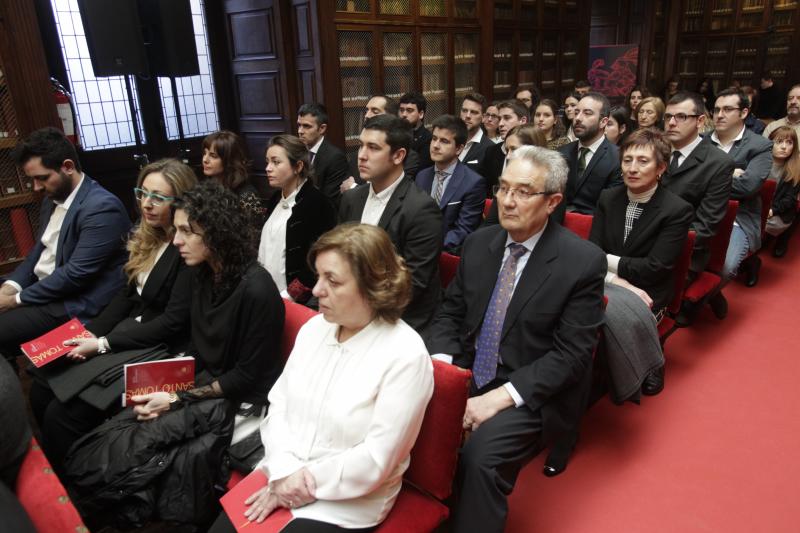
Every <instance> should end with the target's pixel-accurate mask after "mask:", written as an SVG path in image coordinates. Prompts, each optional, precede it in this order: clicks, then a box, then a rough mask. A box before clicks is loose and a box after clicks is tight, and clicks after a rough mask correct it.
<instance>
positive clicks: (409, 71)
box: [383, 32, 416, 99]
mask: <svg viewBox="0 0 800 533" xmlns="http://www.w3.org/2000/svg"><path fill="white" fill-rule="evenodd" d="M415 87H416V85H415V84H414V45H413V37H412V34H411V33H407V32H390V33H384V34H383V92H384V93H386V96H388V97H390V98H394V99H398V98H400V97H401V96H402V95H403V93H407V92H408V91H413V90H414V88H415Z"/></svg>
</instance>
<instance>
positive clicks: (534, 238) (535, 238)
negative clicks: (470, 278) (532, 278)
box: [431, 221, 548, 407]
mask: <svg viewBox="0 0 800 533" xmlns="http://www.w3.org/2000/svg"><path fill="white" fill-rule="evenodd" d="M547 224H548V223H547V221H545V223H544V226H543V227H542V229H541V230H539V231H538V232H537V233H534V234H533V235H531V236H530V237H529V238H528V239H527V240H526V241H524V242H521V243H518V244H521V245H522V246H524V247H525V253H524V254H522V256H520V257H519V259H517V270H516V271H515V272H514V288H513V289H512V291H511V298H513V297H514V291H515V290H516V289H517V284H518V283H519V280H520V278H521V277H522V272H523V271H524V270H525V265H527V264H528V259H530V257H531V253H532V252H533V249H534V248H536V244H537V243H538V242H539V239H540V238H541V237H542V234H543V233H544V230H545V229H546V228H547ZM515 242H516V241H514V239H512V238H511V235H508V236H507V237H506V248H505V251H504V252H503V260H502V261H501V262H500V270H498V271H497V275H498V276H499V275H500V271H502V270H503V265H505V264H506V260H508V257H509V256H510V255H511V248H509V245H511V244H514V243H515ZM476 349H477V339H476ZM431 357H433V358H434V359H438V360H439V361H444V362H445V363H451V364H452V362H453V356H452V355H447V354H441V353H437V354H434V355H432V356H431ZM498 359H499V362H500V363H502V359H500V358H498ZM503 387H505V389H506V391H507V392H508V394H509V395H510V396H511V397H512V398H513V399H514V405H516V406H517V407H521V406H523V405H525V400H523V399H522V396H521V395H520V393H519V392H517V389H515V388H514V385H512V384H511V382H510V381H509V382H508V383H506V384H504V385H503Z"/></svg>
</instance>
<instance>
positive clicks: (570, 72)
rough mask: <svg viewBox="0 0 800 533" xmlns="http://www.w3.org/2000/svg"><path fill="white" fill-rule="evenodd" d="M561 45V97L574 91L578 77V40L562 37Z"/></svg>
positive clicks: (571, 37)
mask: <svg viewBox="0 0 800 533" xmlns="http://www.w3.org/2000/svg"><path fill="white" fill-rule="evenodd" d="M561 39H562V44H561V97H562V98H563V97H565V95H566V94H567V93H569V92H571V91H573V90H574V87H575V81H577V80H576V79H575V78H576V76H577V75H578V38H577V37H576V36H574V35H562V36H561Z"/></svg>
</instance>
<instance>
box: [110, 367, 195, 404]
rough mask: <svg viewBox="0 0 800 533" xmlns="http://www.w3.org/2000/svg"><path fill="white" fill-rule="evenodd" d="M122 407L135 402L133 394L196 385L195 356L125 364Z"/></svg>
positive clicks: (183, 388)
mask: <svg viewBox="0 0 800 533" xmlns="http://www.w3.org/2000/svg"><path fill="white" fill-rule="evenodd" d="M124 373H125V392H124V394H123V395H122V407H125V406H127V405H128V404H133V403H134V402H132V401H131V396H137V395H139V394H150V393H151V392H178V391H182V390H189V389H191V388H193V387H194V357H175V358H172V359H162V360H160V361H145V362H144V363H132V364H129V365H125V367H124Z"/></svg>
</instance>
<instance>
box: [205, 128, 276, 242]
mask: <svg viewBox="0 0 800 533" xmlns="http://www.w3.org/2000/svg"><path fill="white" fill-rule="evenodd" d="M248 164H249V162H248V159H247V150H246V148H245V145H244V141H243V140H242V138H241V137H239V136H238V135H236V134H235V133H233V132H232V131H227V130H221V131H215V132H214V133H210V134H208V135H206V137H205V139H203V175H204V176H206V177H207V178H214V179H216V180H217V181H219V182H220V183H221V184H222V186H223V187H225V188H226V189H229V190H231V191H233V192H234V193H236V194H237V195H238V196H239V199H240V200H241V202H242V204H243V205H244V206H245V207H246V208H247V209H248V211H249V212H250V215H251V218H252V220H253V224H255V225H256V227H259V228H260V227H261V226H262V225H263V224H264V221H265V220H266V217H267V209H266V208H265V207H264V205H263V202H262V200H261V197H260V196H259V195H258V191H257V190H256V188H255V187H254V186H253V184H252V183H250V179H249V175H248V172H247V167H248Z"/></svg>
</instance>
